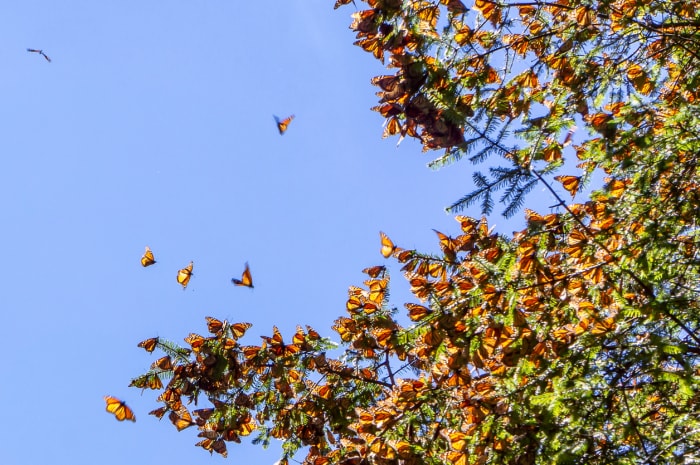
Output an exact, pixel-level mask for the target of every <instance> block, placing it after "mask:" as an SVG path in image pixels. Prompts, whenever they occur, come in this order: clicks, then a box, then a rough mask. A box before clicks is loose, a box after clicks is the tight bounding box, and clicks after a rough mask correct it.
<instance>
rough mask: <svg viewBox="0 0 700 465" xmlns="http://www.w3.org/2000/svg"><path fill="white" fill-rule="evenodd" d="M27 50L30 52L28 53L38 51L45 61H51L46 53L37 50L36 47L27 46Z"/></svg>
mask: <svg viewBox="0 0 700 465" xmlns="http://www.w3.org/2000/svg"><path fill="white" fill-rule="evenodd" d="M27 51H28V52H30V53H38V54H39V55H41V56H43V57H44V58H46V61H48V62H49V63H51V58H49V57H48V55H46V54H45V53H44V51H43V50H37V49H35V48H28V49H27Z"/></svg>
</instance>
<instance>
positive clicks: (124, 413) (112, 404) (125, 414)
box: [105, 396, 136, 421]
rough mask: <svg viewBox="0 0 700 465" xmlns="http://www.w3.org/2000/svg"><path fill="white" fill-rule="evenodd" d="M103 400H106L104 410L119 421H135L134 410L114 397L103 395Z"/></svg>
mask: <svg viewBox="0 0 700 465" xmlns="http://www.w3.org/2000/svg"><path fill="white" fill-rule="evenodd" d="M105 402H107V408H106V410H107V411H108V412H109V413H112V414H114V416H115V418H116V419H117V420H119V421H124V420H130V421H136V417H135V416H134V412H133V411H132V410H131V409H130V408H129V407H127V405H126V404H125V403H124V402H122V401H121V400H119V399H117V398H116V397H112V396H105Z"/></svg>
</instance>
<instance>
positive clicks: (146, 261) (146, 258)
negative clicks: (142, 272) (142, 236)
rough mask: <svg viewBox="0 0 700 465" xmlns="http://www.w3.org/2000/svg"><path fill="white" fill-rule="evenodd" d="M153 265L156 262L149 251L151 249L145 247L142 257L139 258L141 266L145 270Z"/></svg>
mask: <svg viewBox="0 0 700 465" xmlns="http://www.w3.org/2000/svg"><path fill="white" fill-rule="evenodd" d="M155 263H156V260H155V258H153V252H152V251H151V248H150V247H148V246H146V251H145V252H144V253H143V257H141V266H143V267H144V268H145V267H147V266H151V265H153V264H155Z"/></svg>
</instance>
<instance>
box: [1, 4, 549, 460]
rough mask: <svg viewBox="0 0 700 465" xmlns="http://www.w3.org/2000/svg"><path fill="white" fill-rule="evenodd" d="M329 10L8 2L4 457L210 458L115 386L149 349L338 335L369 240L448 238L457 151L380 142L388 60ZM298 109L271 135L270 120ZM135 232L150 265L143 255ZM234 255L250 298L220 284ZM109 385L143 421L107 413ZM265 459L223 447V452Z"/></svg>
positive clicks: (458, 181)
mask: <svg viewBox="0 0 700 465" xmlns="http://www.w3.org/2000/svg"><path fill="white" fill-rule="evenodd" d="M333 3H334V2H333V1H332V0H288V1H275V0H273V1H272V2H268V3H266V4H265V6H262V4H257V3H255V2H231V1H220V0H216V1H214V0H209V1H197V2H194V1H174V0H173V1H168V2H165V1H161V0H159V1H149V2H143V1H130V0H123V1H119V2H111V1H110V2H94V1H87V0H85V1H75V0H64V1H61V2H54V1H28V0H24V1H22V2H5V3H4V4H3V5H2V6H0V18H1V19H0V21H1V22H2V27H0V43H1V44H2V45H0V59H1V60H2V61H3V63H4V67H3V68H4V71H3V72H2V73H0V96H1V97H2V104H1V105H0V123H1V125H0V127H1V131H2V137H0V153H1V154H2V159H3V166H2V170H0V193H1V194H2V195H1V198H2V204H3V207H2V217H3V228H2V230H0V238H1V239H2V240H1V243H2V248H3V261H4V267H5V270H4V278H3V280H2V284H1V285H0V288H1V289H2V293H1V294H0V295H1V296H2V297H1V303H0V324H1V325H2V328H3V330H4V334H5V348H6V350H7V356H6V359H5V362H4V374H3V382H2V383H0V408H1V409H2V412H3V414H4V421H3V422H2V426H0V438H2V443H3V446H2V447H0V463H2V464H3V465H25V464H39V463H51V464H64V463H65V464H71V465H82V464H93V463H96V462H99V463H101V464H103V465H109V464H120V465H122V464H124V463H130V462H134V461H138V463H176V462H177V463H195V462H196V463H207V462H208V461H220V460H223V459H221V458H219V457H217V456H214V457H213V458H210V457H209V454H207V453H206V452H204V451H203V450H201V449H199V448H195V447H193V444H194V443H195V442H197V440H198V439H197V438H196V431H195V430H194V429H189V430H184V431H182V432H180V433H178V432H177V431H176V430H175V429H174V427H172V425H170V424H169V423H168V420H167V419H164V420H163V421H162V422H161V424H159V423H158V420H157V419H155V418H154V417H152V416H149V415H147V412H148V411H150V410H152V409H153V408H155V407H157V406H158V405H157V404H156V402H155V397H156V396H155V394H154V393H153V392H151V391H147V392H145V393H143V394H142V393H141V392H140V390H138V389H135V388H128V387H127V385H128V384H129V381H130V379H131V378H132V377H135V376H137V375H139V374H141V373H143V372H144V371H145V370H146V369H147V368H148V366H149V365H150V363H151V362H152V361H153V360H154V359H155V357H153V356H150V355H148V354H146V353H145V352H144V351H143V350H141V349H138V348H137V347H136V344H137V343H138V342H139V341H141V340H143V339H146V338H148V337H152V336H161V337H164V338H168V339H171V340H175V341H180V342H182V339H183V338H184V337H185V336H187V334H188V333H189V332H193V331H194V332H199V333H202V334H204V333H205V332H206V324H205V321H204V317H205V316H207V315H211V316H215V317H217V318H220V319H224V318H227V319H229V320H230V321H249V322H251V323H253V324H254V327H253V328H252V329H251V330H250V331H249V333H248V335H247V339H245V340H248V341H250V343H251V344H255V343H259V338H258V336H259V335H262V334H270V328H271V326H272V325H277V326H278V327H280V329H281V330H282V332H283V334H284V335H286V336H289V334H290V333H291V332H293V330H294V327H295V326H296V325H297V324H299V323H301V324H311V325H312V326H314V327H315V328H316V329H317V330H318V331H320V332H321V333H322V334H323V335H332V333H331V330H330V326H331V325H332V322H333V321H334V320H335V319H336V318H337V317H339V316H342V315H343V314H344V304H345V300H346V298H347V287H348V286H349V285H359V284H361V282H362V280H363V279H364V276H363V275H362V274H361V272H360V271H361V270H362V268H364V267H367V266H371V265H376V264H381V263H384V262H385V261H384V260H383V259H382V257H381V256H380V254H379V235H378V232H379V231H380V230H382V231H385V232H386V233H387V234H389V236H390V237H391V238H392V239H393V240H394V242H396V243H397V244H398V245H400V246H402V247H418V248H420V249H421V250H424V251H437V250H438V247H437V239H436V236H435V234H434V233H433V232H432V230H431V228H435V229H438V230H441V231H443V232H445V233H447V234H457V233H458V224H457V223H456V222H455V221H454V219H453V218H452V217H451V216H449V215H447V214H445V212H444V210H443V207H444V206H445V205H448V204H450V203H451V202H452V201H454V200H456V199H457V198H459V196H460V195H461V194H464V193H465V192H467V191H469V190H470V189H471V183H470V179H471V177H470V174H469V171H470V169H471V168H472V167H471V165H469V164H468V163H466V162H464V163H461V164H457V165H454V166H451V167H448V168H445V169H442V170H440V171H437V172H435V171H431V170H429V169H428V168H426V166H425V165H426V163H427V162H428V161H430V160H431V154H421V153H420V147H419V146H418V145H417V144H415V143H413V142H412V141H404V142H403V143H402V144H401V146H400V147H399V148H398V149H397V148H396V147H395V145H396V139H386V140H383V139H381V132H382V123H383V120H382V118H381V116H379V115H378V114H376V113H374V112H371V111H370V110H369V108H370V107H372V106H374V105H375V104H376V97H375V96H374V92H375V91H376V88H374V87H373V86H371V85H370V83H369V80H370V78H371V77H373V76H375V75H378V74H385V72H384V71H383V70H382V68H381V66H380V64H379V63H378V62H376V61H375V60H374V59H373V58H372V57H371V55H369V54H366V53H365V52H363V51H362V50H361V49H359V48H358V47H354V46H352V42H353V41H354V35H353V33H352V32H351V31H350V30H349V29H348V25H349V23H350V14H351V13H352V12H353V11H354V8H353V7H352V5H350V6H349V7H344V8H341V9H339V10H335V11H334V10H333V8H332V7H333ZM28 47H30V48H37V49H43V50H44V51H45V52H46V53H47V54H48V55H49V56H50V57H51V59H52V60H53V61H52V62H51V63H47V62H46V61H45V60H44V59H43V58H42V57H41V56H39V55H37V54H32V53H27V52H26V48H28ZM292 113H294V114H295V115H296V119H295V120H294V121H293V122H292V124H291V125H290V128H289V130H288V132H287V133H286V134H285V135H284V136H280V135H279V134H278V133H277V129H276V127H275V123H274V120H273V117H272V115H273V114H276V115H278V116H281V117H284V116H287V115H289V114H292ZM434 155H436V154H434ZM542 198H543V199H544V200H541V201H540V205H539V206H538V208H540V209H542V210H546V207H547V206H548V205H551V204H553V203H554V202H552V201H551V200H548V199H547V198H546V197H542ZM548 202H549V203H548ZM499 211H500V210H499ZM465 213H466V214H469V215H471V216H479V212H478V210H477V209H475V210H473V211H469V212H465ZM517 221H518V219H516V222H515V223H517ZM495 222H496V224H497V229H498V230H499V231H502V232H504V233H506V234H508V233H510V232H511V231H512V230H513V229H516V228H518V227H519V226H518V225H516V224H515V223H514V222H506V221H505V220H503V219H496V221H495ZM146 245H149V246H150V247H151V248H152V249H153V252H154V253H155V257H156V260H157V261H158V263H157V264H156V265H154V266H152V267H150V268H147V269H143V268H142V267H141V265H140V263H139V259H140V257H141V254H142V253H143V249H144V246H146ZM190 260H193V261H194V276H193V277H192V280H191V282H190V285H189V287H188V288H187V290H185V291H183V290H182V289H181V287H180V286H179V285H178V284H177V282H176V280H175V276H176V273H177V270H178V269H179V268H182V267H184V266H185V265H187V264H188V263H189V261H190ZM246 261H248V262H249V263H250V267H251V271H252V274H253V279H254V280H255V289H254V290H249V289H244V288H237V287H234V286H233V285H232V284H231V282H230V278H231V277H234V276H235V277H240V273H241V272H242V270H243V266H244V263H245V262H246ZM392 269H393V270H394V277H395V279H394V280H393V283H394V285H393V287H392V295H393V297H394V301H395V304H396V305H400V304H401V303H402V302H404V301H406V300H410V298H409V297H408V294H407V287H408V286H407V285H406V283H405V282H403V280H402V279H400V276H399V272H398V267H396V266H392ZM183 344H184V343H183ZM107 394H109V395H113V396H116V397H119V398H122V399H123V400H125V401H126V402H127V403H128V404H129V405H130V406H131V407H132V408H133V410H134V411H135V413H136V417H137V422H136V423H134V424H131V423H128V424H126V423H118V422H117V421H115V420H114V418H113V417H111V416H110V415H108V414H107V413H106V412H105V411H104V401H103V396H104V395H107ZM278 456H279V449H277V448H276V447H274V445H273V447H271V449H270V450H268V451H262V450H260V449H259V448H257V447H253V446H246V445H240V446H237V447H234V445H232V446H231V447H230V448H229V460H232V461H234V462H236V463H258V464H265V463H268V464H271V463H273V462H274V461H275V460H276V459H277V458H278Z"/></svg>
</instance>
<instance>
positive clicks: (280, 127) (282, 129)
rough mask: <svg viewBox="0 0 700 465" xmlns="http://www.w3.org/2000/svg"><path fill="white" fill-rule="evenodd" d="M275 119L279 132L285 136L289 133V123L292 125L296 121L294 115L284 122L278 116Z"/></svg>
mask: <svg viewBox="0 0 700 465" xmlns="http://www.w3.org/2000/svg"><path fill="white" fill-rule="evenodd" d="M273 116H274V115H273ZM274 118H275V121H276V122H277V130H278V131H279V132H280V134H284V133H285V132H286V131H287V128H288V127H289V123H291V122H292V120H293V119H294V115H290V116H288V117H286V118H285V119H282V120H281V119H279V118H278V117H276V116H274Z"/></svg>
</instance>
